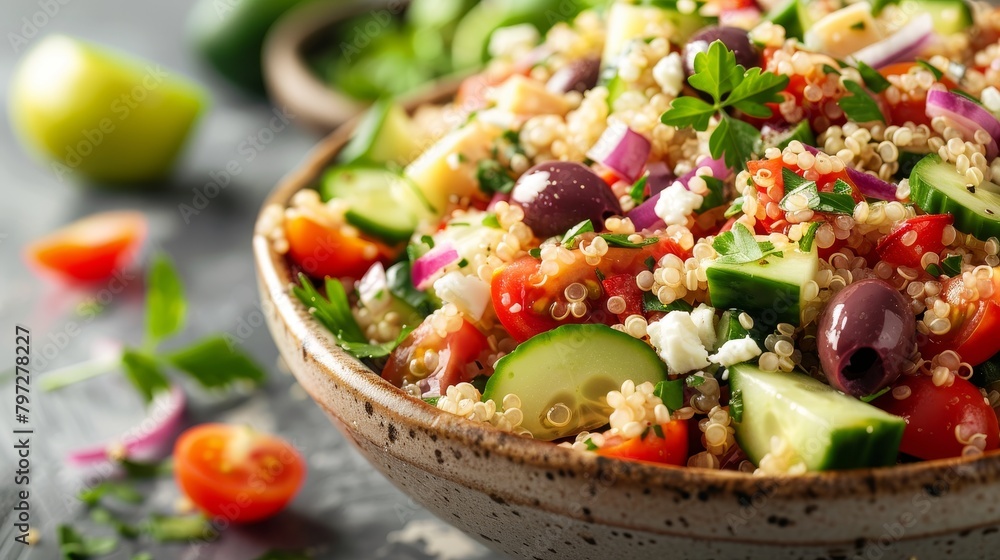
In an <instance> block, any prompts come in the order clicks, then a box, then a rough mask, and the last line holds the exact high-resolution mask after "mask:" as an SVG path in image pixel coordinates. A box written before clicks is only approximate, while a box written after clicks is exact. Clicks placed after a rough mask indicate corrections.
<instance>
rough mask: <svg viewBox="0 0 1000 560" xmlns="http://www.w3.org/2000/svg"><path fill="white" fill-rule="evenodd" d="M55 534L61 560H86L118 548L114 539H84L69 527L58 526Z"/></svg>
mask: <svg viewBox="0 0 1000 560" xmlns="http://www.w3.org/2000/svg"><path fill="white" fill-rule="evenodd" d="M56 533H57V534H58V538H59V552H60V553H61V554H62V558H63V560H86V559H87V558H90V557H92V556H104V555H105V554H110V553H112V552H114V550H115V549H116V548H118V540H117V539H115V538H114V537H84V536H83V535H81V534H80V533H78V532H77V531H76V529H74V528H73V527H70V526H69V525H60V526H59V527H58V528H57V529H56Z"/></svg>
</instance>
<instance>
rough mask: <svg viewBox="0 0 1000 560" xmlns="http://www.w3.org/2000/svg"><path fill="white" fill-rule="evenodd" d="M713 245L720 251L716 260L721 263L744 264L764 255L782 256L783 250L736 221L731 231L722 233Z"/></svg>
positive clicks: (757, 259)
mask: <svg viewBox="0 0 1000 560" xmlns="http://www.w3.org/2000/svg"><path fill="white" fill-rule="evenodd" d="M712 247H713V248H715V251H716V252H717V253H719V257H718V258H717V259H716V262H718V263H720V264H742V263H748V262H754V261H759V260H761V259H763V258H764V257H768V256H774V257H781V256H782V254H781V251H778V250H776V249H775V248H774V244H773V243H771V242H770V241H757V238H755V237H754V235H753V232H751V231H750V230H749V229H748V228H747V227H746V226H745V225H743V224H740V223H736V224H733V228H732V229H731V230H729V231H726V232H723V233H720V234H719V235H717V236H715V239H714V240H713V241H712Z"/></svg>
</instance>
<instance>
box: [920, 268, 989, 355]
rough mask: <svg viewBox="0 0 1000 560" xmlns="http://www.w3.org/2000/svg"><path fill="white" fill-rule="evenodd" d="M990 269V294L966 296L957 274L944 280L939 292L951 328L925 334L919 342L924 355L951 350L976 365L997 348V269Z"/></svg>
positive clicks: (960, 278) (962, 283)
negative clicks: (983, 296)
mask: <svg viewBox="0 0 1000 560" xmlns="http://www.w3.org/2000/svg"><path fill="white" fill-rule="evenodd" d="M993 272H994V274H993V294H992V295H991V296H990V297H988V298H977V299H971V300H970V299H967V297H966V295H967V294H966V291H965V283H964V282H963V280H962V276H961V275H959V276H956V277H954V278H949V279H948V280H947V281H945V282H944V284H943V285H942V286H941V295H942V299H944V300H945V301H947V302H948V304H949V305H950V306H951V313H950V315H949V319H950V320H951V330H949V331H948V333H947V334H945V335H941V336H939V335H934V334H932V335H929V336H927V337H926V338H925V340H923V341H922V342H921V344H920V352H921V353H922V354H923V355H924V356H926V357H927V358H928V359H930V358H931V357H932V356H935V355H937V354H940V353H941V352H944V351H945V350H954V351H955V352H958V355H959V356H961V358H962V361H964V362H968V363H969V364H971V365H973V366H977V365H979V364H981V363H983V362H985V361H986V360H988V359H990V357H992V356H993V355H994V354H996V353H997V352H1000V336H997V333H998V332H1000V269H994V270H993Z"/></svg>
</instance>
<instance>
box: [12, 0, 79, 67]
mask: <svg viewBox="0 0 1000 560" xmlns="http://www.w3.org/2000/svg"><path fill="white" fill-rule="evenodd" d="M72 1H73V0H38V1H37V2H36V5H37V6H38V9H37V10H35V11H34V12H33V13H32V14H31V15H28V16H24V17H23V18H21V21H19V22H18V23H17V24H19V27H18V28H17V30H16V31H8V32H7V41H8V42H9V43H10V48H11V50H13V51H14V54H17V53H19V52H21V49H23V48H24V47H26V46H28V44H29V43H30V42H31V40H32V39H34V38H35V37H37V36H38V34H39V33H41V31H42V29H44V28H45V26H47V25H48V24H49V22H50V21H52V19H53V18H55V17H56V16H58V15H59V13H60V12H61V11H62V9H63V6H66V5H67V4H69V3H70V2H72ZM17 24H16V25H17Z"/></svg>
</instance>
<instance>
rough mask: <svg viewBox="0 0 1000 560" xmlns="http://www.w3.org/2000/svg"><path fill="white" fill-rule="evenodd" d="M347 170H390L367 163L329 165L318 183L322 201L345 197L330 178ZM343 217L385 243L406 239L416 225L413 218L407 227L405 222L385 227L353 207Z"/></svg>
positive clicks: (380, 171)
mask: <svg viewBox="0 0 1000 560" xmlns="http://www.w3.org/2000/svg"><path fill="white" fill-rule="evenodd" d="M349 170H355V171H361V172H373V173H387V174H391V172H390V171H388V170H386V169H385V168H383V167H379V166H376V165H371V164H367V163H350V164H343V165H338V166H336V167H331V168H329V169H327V170H326V171H325V172H324V173H323V179H322V182H321V184H320V196H321V198H322V199H323V200H324V201H327V200H330V199H332V198H345V197H343V196H338V194H339V190H338V187H336V186H335V185H333V183H335V182H334V181H332V180H331V178H332V177H333V176H334V174H336V173H339V172H344V171H349ZM401 180H406V179H402V178H401ZM340 188H343V187H340ZM395 202H397V203H399V204H402V202H401V201H395ZM344 218H345V219H346V220H347V223H349V224H351V225H352V226H354V227H356V228H358V229H360V230H361V231H363V232H365V233H367V234H369V235H373V236H375V237H377V238H379V239H382V240H383V241H386V242H387V243H399V242H402V241H406V240H408V239H409V238H410V236H411V235H413V231H414V229H415V227H416V219H414V220H413V222H414V223H413V226H414V227H408V226H407V225H406V224H396V225H395V227H393V226H389V227H387V226H386V225H385V223H383V222H379V221H377V220H372V219H371V218H369V217H367V216H365V215H364V214H362V213H360V212H355V211H354V210H353V209H348V210H347V212H345V213H344ZM399 226H403V227H399Z"/></svg>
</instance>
